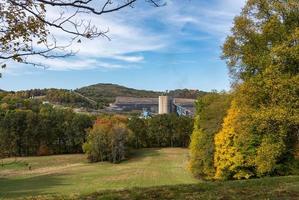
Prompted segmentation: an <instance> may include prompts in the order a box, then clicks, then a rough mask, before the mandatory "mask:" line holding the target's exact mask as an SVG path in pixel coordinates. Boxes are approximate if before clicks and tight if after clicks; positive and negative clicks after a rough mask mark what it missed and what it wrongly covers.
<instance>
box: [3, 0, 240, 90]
mask: <svg viewBox="0 0 299 200" xmlns="http://www.w3.org/2000/svg"><path fill="white" fill-rule="evenodd" d="M143 2H144V1H142V0H140V3H137V4H136V5H135V7H134V8H127V9H124V10H122V11H120V12H117V13H113V14H109V15H106V16H101V17H97V16H84V17H87V18H89V19H90V18H91V20H92V22H93V23H94V24H96V25H97V26H98V27H99V28H101V29H102V30H107V29H109V33H108V36H109V37H110V38H111V41H108V40H107V39H105V38H97V39H94V40H92V41H89V40H83V41H82V43H78V44H74V45H73V46H72V47H71V48H73V49H74V50H76V51H78V53H77V55H76V56H74V57H70V58H67V59H55V60H53V59H52V60H41V59H38V58H33V59H36V60H34V61H37V62H42V63H44V64H45V65H46V66H47V69H40V68H36V67H33V66H28V65H20V64H16V63H9V65H8V68H7V69H5V70H3V71H2V73H3V78H1V79H0V88H2V89H5V90H22V89H31V88H50V87H55V88H67V89H74V88H79V87H82V86H86V85H90V84H96V83H116V84H120V85H125V86H128V87H133V88H138V89H151V90H160V91H163V90H170V89H176V88H190V89H200V90H205V91H210V90H212V89H217V90H223V89H225V90H228V89H229V86H230V84H229V81H230V80H229V77H228V74H227V67H226V65H225V62H224V61H222V60H221V59H220V55H221V48H220V46H221V45H222V43H223V42H224V40H225V37H226V35H227V34H229V30H230V28H231V26H232V21H233V18H234V16H236V15H237V14H238V13H239V12H240V11H241V7H243V6H244V3H245V0H167V6H165V7H162V8H153V7H151V6H149V5H144V3H143ZM53 33H54V34H56V36H57V38H59V39H60V40H59V41H61V42H64V41H67V39H68V37H67V35H63V34H61V33H59V32H55V30H53Z"/></svg>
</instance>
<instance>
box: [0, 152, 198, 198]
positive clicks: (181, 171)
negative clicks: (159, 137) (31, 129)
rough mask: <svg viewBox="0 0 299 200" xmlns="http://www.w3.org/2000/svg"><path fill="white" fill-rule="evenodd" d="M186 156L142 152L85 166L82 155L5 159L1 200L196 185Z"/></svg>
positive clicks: (182, 154)
mask: <svg viewBox="0 0 299 200" xmlns="http://www.w3.org/2000/svg"><path fill="white" fill-rule="evenodd" d="M187 155H188V151H187V150H186V149H181V148H174V149H171V148H167V149H144V150H139V151H136V152H134V154H133V155H132V156H131V159H129V160H128V161H125V162H122V163H120V164H110V163H94V164H92V163H88V162H87V160H86V157H85V155H61V156H46V157H27V158H17V161H15V159H14V158H11V159H6V160H4V163H5V164H4V167H0V170H1V171H0V199H1V197H2V198H5V197H6V198H7V197H9V198H15V197H26V196H32V195H34V196H35V195H51V194H63V195H77V194H80V195H81V194H89V193H91V192H95V191H101V190H107V189H124V188H133V187H149V186H159V185H174V184H190V183H196V182H198V181H197V180H196V179H194V178H193V177H192V176H191V175H190V174H189V173H188V172H187V170H186V164H187ZM29 166H31V170H29Z"/></svg>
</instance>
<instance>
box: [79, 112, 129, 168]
mask: <svg viewBox="0 0 299 200" xmlns="http://www.w3.org/2000/svg"><path fill="white" fill-rule="evenodd" d="M124 121H126V120H125V119H124V118H123V117H118V116H111V117H110V116H106V117H101V118H99V119H98V120H97V121H96V122H95V124H94V125H93V127H92V128H91V129H90V130H89V131H88V135H87V141H86V142H85V143H84V144H83V150H84V152H85V153H86V154H87V156H88V159H89V160H90V161H91V162H99V161H101V162H102V161H110V162H112V163H119V162H121V161H122V160H124V159H125V158H126V155H127V139H128V133H129V130H128V128H127V126H126V123H124Z"/></svg>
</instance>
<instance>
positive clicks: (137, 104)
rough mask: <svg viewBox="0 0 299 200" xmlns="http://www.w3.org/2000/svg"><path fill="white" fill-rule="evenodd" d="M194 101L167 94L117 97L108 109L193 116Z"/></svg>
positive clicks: (147, 113)
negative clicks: (151, 96)
mask: <svg viewBox="0 0 299 200" xmlns="http://www.w3.org/2000/svg"><path fill="white" fill-rule="evenodd" d="M194 103H195V99H184V98H172V97H170V96H166V95H165V96H159V97H158V98H135V97H117V98H116V100H115V102H114V103H112V104H110V106H109V107H108V108H107V109H108V110H110V111H115V112H131V111H137V112H141V113H142V114H143V116H145V117H146V116H150V115H157V114H169V113H176V114H178V115H184V116H193V115H194V111H195V106H194Z"/></svg>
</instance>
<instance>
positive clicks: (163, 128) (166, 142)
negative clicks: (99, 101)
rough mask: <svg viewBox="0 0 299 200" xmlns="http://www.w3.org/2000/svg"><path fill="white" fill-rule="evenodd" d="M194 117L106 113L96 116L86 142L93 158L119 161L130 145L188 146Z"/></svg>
mask: <svg viewBox="0 0 299 200" xmlns="http://www.w3.org/2000/svg"><path fill="white" fill-rule="evenodd" d="M192 129H193V119H192V118H189V117H184V116H177V115H174V114H171V115H166V114H165V115H157V116H153V117H151V118H147V119H143V118H139V117H137V116H133V117H130V118H127V117H124V116H117V115H114V116H106V117H100V118H99V119H97V120H96V122H95V123H94V125H93V128H92V129H90V130H89V131H88V136H87V141H86V143H84V145H83V149H84V152H86V153H87V155H88V159H89V160H90V161H91V162H98V161H110V162H113V163H118V162H120V161H122V160H124V159H126V158H127V157H128V154H129V149H133V148H134V149H138V148H149V147H187V146H188V144H189V141H190V135H191V133H192Z"/></svg>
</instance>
